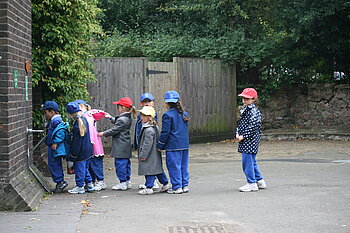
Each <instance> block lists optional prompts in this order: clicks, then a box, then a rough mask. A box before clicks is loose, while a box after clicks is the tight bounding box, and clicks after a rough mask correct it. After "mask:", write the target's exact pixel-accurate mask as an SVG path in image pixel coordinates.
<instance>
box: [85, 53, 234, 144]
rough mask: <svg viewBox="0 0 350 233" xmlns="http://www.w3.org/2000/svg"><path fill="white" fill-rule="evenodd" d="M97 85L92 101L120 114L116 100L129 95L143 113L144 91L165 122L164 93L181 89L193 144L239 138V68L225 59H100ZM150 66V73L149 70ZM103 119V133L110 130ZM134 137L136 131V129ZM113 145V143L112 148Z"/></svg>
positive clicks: (91, 89)
mask: <svg viewBox="0 0 350 233" xmlns="http://www.w3.org/2000/svg"><path fill="white" fill-rule="evenodd" d="M92 62H93V64H94V66H95V76H96V79H97V81H96V82H94V83H90V84H89V86H88V88H89V93H90V96H91V100H90V101H89V102H90V103H91V104H92V106H93V108H100V109H104V110H106V111H108V112H110V113H111V114H112V115H116V114H117V111H116V107H115V106H114V105H112V102H113V101H115V100H117V99H119V98H121V97H124V96H129V97H130V98H131V99H132V100H133V102H134V104H135V106H136V107H137V108H138V109H139V108H140V106H139V101H140V100H139V98H140V95H141V94H142V93H144V92H150V93H152V94H153V95H154V96H155V109H156V111H157V113H158V118H159V124H160V126H161V118H162V115H163V113H164V112H165V110H166V109H165V108H164V107H163V103H164V101H163V96H164V93H165V92H167V91H169V90H176V91H178V92H179V93H180V95H181V101H182V102H183V105H184V108H185V110H186V111H188V112H189V115H190V122H189V132H190V138H191V141H192V142H194V141H206V140H212V139H219V138H227V137H233V136H234V135H233V134H234V127H235V124H236V111H235V109H236V68H235V66H234V65H228V64H224V63H223V62H221V61H220V60H217V59H216V60H215V59H201V58H174V59H173V62H147V59H145V58H96V59H94V60H93V61H92ZM146 68H148V72H147V71H146ZM110 126H111V125H110V122H109V121H108V120H101V123H99V127H98V128H99V130H105V129H107V128H109V127H110ZM132 133H133V130H132ZM108 145H109V144H108Z"/></svg>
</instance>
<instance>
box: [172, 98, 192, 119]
mask: <svg viewBox="0 0 350 233" xmlns="http://www.w3.org/2000/svg"><path fill="white" fill-rule="evenodd" d="M167 104H168V106H169V107H170V108H176V109H177V111H179V113H180V114H181V115H182V118H183V119H184V121H189V120H190V119H189V118H188V117H186V116H185V115H184V112H185V111H184V109H183V107H182V104H181V101H180V100H179V101H177V102H176V103H173V102H168V103H167Z"/></svg>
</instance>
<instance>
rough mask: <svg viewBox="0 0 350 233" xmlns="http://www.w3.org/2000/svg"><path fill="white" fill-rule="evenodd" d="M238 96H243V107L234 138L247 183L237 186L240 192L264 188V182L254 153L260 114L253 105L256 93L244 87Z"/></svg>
mask: <svg viewBox="0 0 350 233" xmlns="http://www.w3.org/2000/svg"><path fill="white" fill-rule="evenodd" d="M238 96H241V97H243V98H242V102H243V105H244V106H243V108H242V109H241V110H240V112H241V116H240V120H239V122H238V127H237V130H236V139H237V140H238V142H239V145H238V152H240V153H242V167H243V172H244V174H245V176H246V179H247V184H245V185H243V186H242V187H240V188H239V190H240V191H241V192H250V191H258V190H259V189H265V188H266V183H265V181H264V180H263V177H262V175H261V173H260V170H259V168H258V164H257V163H256V154H257V153H258V147H259V143H260V134H261V121H262V115H261V112H260V111H259V109H258V108H257V107H256V106H255V104H254V103H255V102H256V101H257V100H258V93H257V91H256V90H255V89H254V88H246V89H244V90H243V91H242V93H241V94H239V95H238Z"/></svg>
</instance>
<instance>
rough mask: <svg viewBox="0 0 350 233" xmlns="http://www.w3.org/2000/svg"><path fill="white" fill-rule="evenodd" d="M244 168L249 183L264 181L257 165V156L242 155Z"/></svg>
mask: <svg viewBox="0 0 350 233" xmlns="http://www.w3.org/2000/svg"><path fill="white" fill-rule="evenodd" d="M242 167H243V172H244V174H245V176H246V178H247V182H248V183H256V182H257V181H259V180H262V179H263V177H262V175H261V173H260V171H259V168H258V164H257V163H256V154H246V153H242Z"/></svg>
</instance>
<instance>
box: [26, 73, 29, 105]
mask: <svg viewBox="0 0 350 233" xmlns="http://www.w3.org/2000/svg"><path fill="white" fill-rule="evenodd" d="M28 100H29V95H28V76H26V101H28Z"/></svg>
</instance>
